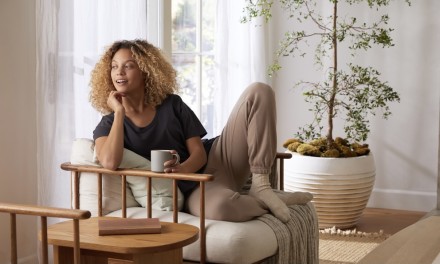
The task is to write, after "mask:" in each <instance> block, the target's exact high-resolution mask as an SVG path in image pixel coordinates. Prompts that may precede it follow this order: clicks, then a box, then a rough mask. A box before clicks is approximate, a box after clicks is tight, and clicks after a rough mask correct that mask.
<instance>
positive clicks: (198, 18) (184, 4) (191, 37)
mask: <svg viewBox="0 0 440 264" xmlns="http://www.w3.org/2000/svg"><path fill="white" fill-rule="evenodd" d="M216 3H217V1H216V0H203V1H202V0H173V1H172V41H171V43H172V47H171V52H172V63H173V65H174V67H175V69H176V70H177V72H178V81H179V84H180V87H181V97H182V99H183V100H184V101H185V103H186V104H188V106H189V107H190V108H191V109H192V110H193V111H194V112H195V113H196V115H197V116H198V117H199V119H200V121H201V122H202V124H203V126H204V127H205V129H206V130H207V131H208V137H211V136H213V121H212V120H213V93H214V78H215V63H214V47H215V22H216V19H215V14H216V12H215V8H216Z"/></svg>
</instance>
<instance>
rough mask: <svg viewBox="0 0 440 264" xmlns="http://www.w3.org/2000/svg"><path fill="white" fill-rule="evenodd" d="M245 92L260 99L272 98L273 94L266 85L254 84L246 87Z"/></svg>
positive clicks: (270, 88)
mask: <svg viewBox="0 0 440 264" xmlns="http://www.w3.org/2000/svg"><path fill="white" fill-rule="evenodd" d="M247 92H248V93H250V94H254V95H256V96H258V97H262V98H274V97H275V92H274V91H273V89H272V87H271V86H270V85H268V84H266V83H262V82H254V83H252V84H251V85H249V86H248V88H247Z"/></svg>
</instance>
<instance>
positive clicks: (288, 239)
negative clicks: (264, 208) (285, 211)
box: [258, 202, 319, 264]
mask: <svg viewBox="0 0 440 264" xmlns="http://www.w3.org/2000/svg"><path fill="white" fill-rule="evenodd" d="M289 209H290V216H291V220H290V221H289V222H287V223H283V222H281V221H280V220H278V218H276V217H275V216H273V215H271V214H265V215H263V216H261V217H259V218H258V220H260V221H263V222H264V223H266V224H267V225H269V226H270V227H271V228H272V229H273V231H274V233H275V235H276V237H277V241H278V252H277V254H275V255H274V256H272V257H270V258H268V259H266V260H265V261H264V262H263V263H265V264H295V263H301V264H306V263H307V264H318V263H319V253H318V243H319V229H318V217H317V215H316V211H315V208H314V206H313V204H312V203H310V202H309V203H308V204H307V205H291V206H289Z"/></svg>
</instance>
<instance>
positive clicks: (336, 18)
mask: <svg viewBox="0 0 440 264" xmlns="http://www.w3.org/2000/svg"><path fill="white" fill-rule="evenodd" d="M279 2H280V6H281V8H282V10H283V11H285V13H287V16H288V17H289V19H293V21H294V22H293V23H292V24H293V25H292V27H293V29H292V30H291V31H289V32H286V33H285V35H284V38H283V39H282V40H281V42H280V45H279V48H278V49H277V51H276V52H275V61H274V63H273V64H272V65H271V66H270V68H269V75H271V76H272V75H273V74H274V73H276V72H277V71H279V70H280V69H281V68H282V66H281V64H280V58H282V57H293V58H295V57H298V56H301V57H305V56H307V55H310V54H309V53H313V54H312V55H313V59H314V62H315V64H316V65H317V66H318V69H319V70H321V72H324V73H325V76H324V78H323V81H317V82H315V81H300V82H299V83H297V84H295V87H298V88H301V89H302V91H303V95H304V96H305V100H306V102H309V103H311V104H312V107H311V108H310V109H309V110H310V111H312V112H313V120H312V121H311V122H310V123H309V124H307V125H305V126H303V127H300V128H299V132H298V133H297V134H296V135H295V137H294V138H291V139H288V140H287V141H285V143H284V144H283V146H284V147H285V148H287V149H288V150H289V151H292V152H293V154H294V155H293V158H292V159H291V160H290V161H286V167H285V169H286V181H285V188H286V189H291V190H301V191H310V192H312V193H313V194H314V200H313V201H314V203H315V207H316V209H317V213H318V218H319V225H320V227H331V226H336V227H339V228H347V227H351V226H353V225H355V224H356V222H357V220H358V219H359V217H360V216H361V214H362V211H363V210H364V209H365V207H366V204H367V202H368V199H369V197H370V194H371V191H372V188H373V184H374V178H375V167H374V158H373V155H372V154H371V153H370V150H369V148H368V145H367V144H365V143H364V142H365V141H366V140H367V138H368V134H369V132H370V126H369V118H370V117H371V116H372V115H375V114H376V113H377V112H378V111H381V113H382V117H383V118H385V119H386V118H388V117H389V116H390V114H391V111H390V107H389V104H390V103H392V102H399V101H400V98H399V94H398V93H397V92H396V91H395V90H394V89H393V88H392V87H390V86H389V85H388V83H387V82H384V81H382V80H381V79H380V72H379V71H378V70H376V69H374V68H373V67H371V66H360V65H356V64H355V63H353V62H351V61H342V59H341V54H343V55H346V54H347V53H349V54H350V55H351V58H354V57H355V55H356V53H357V52H359V51H363V52H367V51H368V50H369V49H370V48H372V46H373V45H378V46H380V47H383V48H388V47H392V46H394V43H393V40H392V38H391V33H392V31H393V29H392V28H390V27H389V26H388V22H389V16H388V15H387V14H382V15H379V16H374V17H377V20H376V21H375V22H373V23H364V22H362V21H360V19H359V18H357V17H355V16H350V15H348V14H346V12H347V9H349V8H350V7H351V6H353V5H364V7H365V8H368V9H369V10H370V11H371V12H375V13H379V12H380V11H381V10H382V9H384V7H386V6H388V5H389V4H390V2H391V0H329V3H328V5H329V8H331V12H330V15H327V16H326V15H323V14H321V13H320V10H319V8H318V7H319V5H318V3H319V4H320V5H322V2H321V1H319V0H280V1H279ZM406 3H407V4H408V5H410V1H409V0H406ZM273 4H274V1H273V0H247V4H246V7H245V10H244V12H245V14H246V15H245V17H244V18H243V21H242V22H248V21H249V20H251V19H253V18H255V17H258V16H262V17H264V18H265V20H266V22H267V21H268V20H269V19H270V18H271V8H272V5H273ZM341 10H344V11H345V14H342V12H341ZM305 28H306V29H305ZM311 43H316V46H315V47H314V48H315V49H314V52H309V53H308V52H307V49H310V44H311ZM342 43H344V44H345V45H346V46H345V48H343V49H341V48H340V46H341V44H342ZM344 53H345V54H344ZM345 57H347V56H345ZM336 118H338V120H339V121H340V120H342V121H343V130H344V131H345V136H343V137H335V135H334V133H333V130H334V124H335V123H334V120H335V119H336ZM324 122H326V123H327V126H326V130H325V131H323V130H324V125H322V123H324ZM298 153H299V154H298Z"/></svg>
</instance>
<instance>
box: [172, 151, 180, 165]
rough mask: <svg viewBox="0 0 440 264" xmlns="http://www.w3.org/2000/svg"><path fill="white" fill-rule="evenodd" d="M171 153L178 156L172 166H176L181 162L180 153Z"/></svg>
mask: <svg viewBox="0 0 440 264" xmlns="http://www.w3.org/2000/svg"><path fill="white" fill-rule="evenodd" d="M171 155H173V157H176V162H174V164H173V165H171V166H174V165H176V164H177V163H179V162H180V156H179V153H171Z"/></svg>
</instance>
